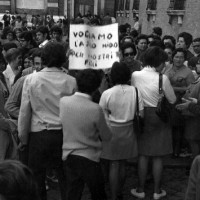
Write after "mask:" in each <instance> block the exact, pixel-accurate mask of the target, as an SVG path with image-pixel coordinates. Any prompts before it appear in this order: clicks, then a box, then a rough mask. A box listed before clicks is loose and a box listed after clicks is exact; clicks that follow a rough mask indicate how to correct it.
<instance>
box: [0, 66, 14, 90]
mask: <svg viewBox="0 0 200 200" xmlns="http://www.w3.org/2000/svg"><path fill="white" fill-rule="evenodd" d="M3 74H4V77H5V80H6V84H7V86H8V89H9V91H11V88H12V85H13V83H14V80H15V73H14V72H13V70H12V68H11V66H10V65H9V64H8V65H7V67H6V70H5V71H3Z"/></svg>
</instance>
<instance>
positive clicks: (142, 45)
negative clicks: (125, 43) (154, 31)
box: [135, 34, 148, 63]
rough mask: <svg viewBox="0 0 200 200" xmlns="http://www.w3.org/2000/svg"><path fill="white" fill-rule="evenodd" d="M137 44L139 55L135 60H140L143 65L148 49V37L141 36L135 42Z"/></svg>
mask: <svg viewBox="0 0 200 200" xmlns="http://www.w3.org/2000/svg"><path fill="white" fill-rule="evenodd" d="M135 44H136V47H137V54H136V56H135V60H138V61H140V62H141V63H143V62H144V59H143V56H144V53H145V51H146V50H147V48H148V36H147V35H145V34H141V35H139V36H138V37H137V39H136V41H135Z"/></svg>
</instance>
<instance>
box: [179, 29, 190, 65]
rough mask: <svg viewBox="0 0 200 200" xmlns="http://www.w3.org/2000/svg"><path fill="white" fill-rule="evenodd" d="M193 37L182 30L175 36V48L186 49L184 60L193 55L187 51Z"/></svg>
mask: <svg viewBox="0 0 200 200" xmlns="http://www.w3.org/2000/svg"><path fill="white" fill-rule="evenodd" d="M192 40H193V37H192V35H191V34H190V33H187V32H182V33H180V34H179V35H178V37H177V43H176V48H183V49H185V50H186V51H187V57H186V59H185V60H186V61H189V60H190V59H191V58H192V57H193V56H194V55H193V54H192V53H191V51H189V48H190V45H191V44H192Z"/></svg>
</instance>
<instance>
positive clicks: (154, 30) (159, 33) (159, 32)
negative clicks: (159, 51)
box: [153, 27, 162, 37]
mask: <svg viewBox="0 0 200 200" xmlns="http://www.w3.org/2000/svg"><path fill="white" fill-rule="evenodd" d="M153 33H155V34H156V35H158V36H160V37H161V36H162V28H160V27H154V28H153Z"/></svg>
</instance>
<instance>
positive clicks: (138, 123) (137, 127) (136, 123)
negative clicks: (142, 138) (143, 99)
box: [133, 87, 144, 135]
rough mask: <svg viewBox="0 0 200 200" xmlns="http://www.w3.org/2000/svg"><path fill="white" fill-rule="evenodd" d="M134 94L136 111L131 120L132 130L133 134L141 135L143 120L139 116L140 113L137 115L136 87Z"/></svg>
mask: <svg viewBox="0 0 200 200" xmlns="http://www.w3.org/2000/svg"><path fill="white" fill-rule="evenodd" d="M135 92H136V111H135V116H134V119H133V128H134V131H135V133H136V134H137V135H139V134H141V133H143V128H144V120H143V118H142V117H141V116H140V113H139V100H138V89H137V88H136V87H135Z"/></svg>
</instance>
